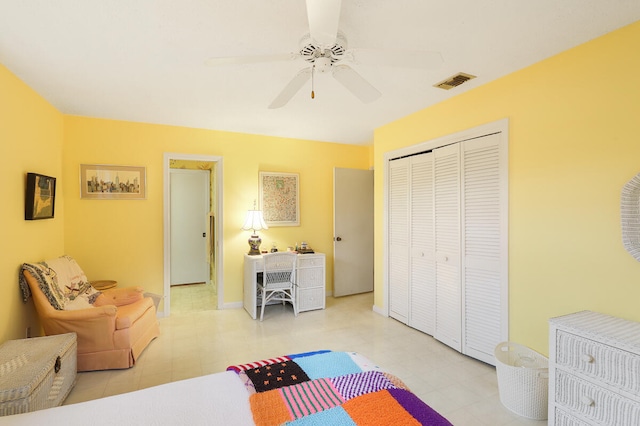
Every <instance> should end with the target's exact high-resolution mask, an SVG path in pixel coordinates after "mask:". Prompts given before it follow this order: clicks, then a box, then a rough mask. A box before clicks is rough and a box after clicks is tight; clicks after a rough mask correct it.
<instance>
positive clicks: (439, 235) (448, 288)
mask: <svg viewBox="0 0 640 426" xmlns="http://www.w3.org/2000/svg"><path fill="white" fill-rule="evenodd" d="M433 153H434V156H435V159H434V203H435V252H436V254H435V260H436V262H435V263H436V327H435V333H434V335H433V336H434V337H435V338H436V339H438V340H440V341H441V342H442V343H444V344H446V345H448V346H451V347H452V348H454V349H456V350H457V351H461V350H462V313H461V297H462V294H461V278H460V144H459V143H458V144H453V145H449V146H445V147H442V148H438V149H435V150H434V151H433Z"/></svg>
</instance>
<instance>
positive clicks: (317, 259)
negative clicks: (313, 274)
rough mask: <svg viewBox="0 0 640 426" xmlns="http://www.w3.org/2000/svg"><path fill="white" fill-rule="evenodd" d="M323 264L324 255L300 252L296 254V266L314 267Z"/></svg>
mask: <svg viewBox="0 0 640 426" xmlns="http://www.w3.org/2000/svg"><path fill="white" fill-rule="evenodd" d="M322 266H324V256H315V255H312V254H302V255H300V256H298V268H314V267H322Z"/></svg>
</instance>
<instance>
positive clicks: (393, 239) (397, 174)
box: [388, 158, 410, 324]
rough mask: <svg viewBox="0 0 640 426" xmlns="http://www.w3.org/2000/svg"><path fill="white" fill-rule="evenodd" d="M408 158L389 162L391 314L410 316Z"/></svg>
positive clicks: (398, 317) (402, 319)
mask: <svg viewBox="0 0 640 426" xmlns="http://www.w3.org/2000/svg"><path fill="white" fill-rule="evenodd" d="M409 163H410V160H409V158H403V159H399V160H394V161H391V162H390V163H389V193H388V195H389V269H388V270H389V315H390V316H391V317H392V318H395V319H397V320H398V321H402V322H403V323H405V324H406V323H407V321H408V317H409Z"/></svg>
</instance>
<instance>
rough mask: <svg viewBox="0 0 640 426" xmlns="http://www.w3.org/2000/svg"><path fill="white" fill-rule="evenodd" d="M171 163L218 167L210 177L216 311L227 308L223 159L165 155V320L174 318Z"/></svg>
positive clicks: (166, 153) (189, 155) (206, 156)
mask: <svg viewBox="0 0 640 426" xmlns="http://www.w3.org/2000/svg"><path fill="white" fill-rule="evenodd" d="M171 160H191V161H207V162H211V163H215V167H214V168H213V169H214V170H212V171H211V173H215V175H214V179H215V188H214V195H213V199H212V200H211V201H212V202H213V204H214V206H215V207H214V214H215V217H216V220H215V225H214V226H215V227H214V234H215V235H214V242H213V247H214V252H215V269H216V287H217V290H218V301H217V303H218V306H217V309H223V307H224V283H223V281H222V277H223V276H224V274H223V270H222V265H223V264H224V263H223V256H224V254H223V252H222V247H221V244H222V241H224V238H223V235H222V232H223V226H222V223H223V217H222V212H223V208H222V200H223V197H222V188H223V185H222V175H223V174H222V157H219V156H210V155H199V154H180V153H173V152H165V153H164V155H163V161H162V168H163V176H164V183H163V216H164V217H163V228H164V237H163V240H164V255H163V256H164V260H163V263H164V267H163V270H164V274H163V275H164V277H163V278H164V308H163V316H165V317H166V316H169V315H170V314H171V238H170V236H171V232H170V231H171V221H170V219H171V203H170V196H171V186H170V181H169V179H170V177H169V173H170V169H171V167H170V163H171Z"/></svg>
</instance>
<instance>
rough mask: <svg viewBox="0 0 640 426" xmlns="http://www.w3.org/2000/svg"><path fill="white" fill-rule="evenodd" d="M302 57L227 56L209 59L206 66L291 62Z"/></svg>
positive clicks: (298, 55)
mask: <svg viewBox="0 0 640 426" xmlns="http://www.w3.org/2000/svg"><path fill="white" fill-rule="evenodd" d="M299 57H300V54H298V53H276V54H272V55H253V56H226V57H219V58H209V59H207V60H206V61H204V63H205V65H210V66H216V65H243V64H257V63H262V62H278V61H290V60H293V59H297V58H299Z"/></svg>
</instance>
